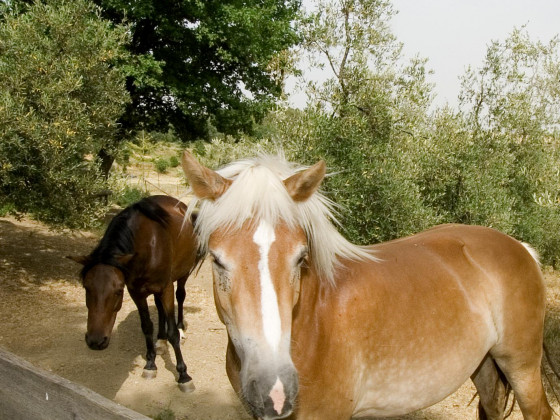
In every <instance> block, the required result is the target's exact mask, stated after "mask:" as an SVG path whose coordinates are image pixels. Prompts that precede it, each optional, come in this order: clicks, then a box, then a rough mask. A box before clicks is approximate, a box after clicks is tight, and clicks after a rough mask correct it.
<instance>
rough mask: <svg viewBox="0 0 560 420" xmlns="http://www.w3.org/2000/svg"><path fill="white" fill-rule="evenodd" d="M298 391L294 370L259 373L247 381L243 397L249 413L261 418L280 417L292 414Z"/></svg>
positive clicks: (267, 419)
mask: <svg viewBox="0 0 560 420" xmlns="http://www.w3.org/2000/svg"><path fill="white" fill-rule="evenodd" d="M297 393H298V377H297V373H296V371H295V370H291V369H290V370H288V371H285V372H283V373H281V374H279V375H266V376H264V375H261V376H259V377H258V378H257V377H255V378H253V379H251V380H249V382H248V383H247V385H246V386H245V388H244V397H245V400H246V402H247V405H248V407H249V408H250V411H251V414H252V415H253V416H255V417H256V418H259V419H263V420H272V419H282V418H285V417H288V416H289V415H290V414H292V411H293V410H294V405H295V399H296V396H297Z"/></svg>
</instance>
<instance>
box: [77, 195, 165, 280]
mask: <svg viewBox="0 0 560 420" xmlns="http://www.w3.org/2000/svg"><path fill="white" fill-rule="evenodd" d="M140 213H141V214H143V215H144V216H146V217H147V218H149V219H151V220H153V221H154V222H156V223H159V224H160V225H162V226H163V227H167V225H168V222H169V214H168V213H167V212H166V211H165V210H164V209H163V208H162V207H160V206H159V205H157V204H155V203H154V202H153V201H149V200H141V201H139V202H137V203H134V204H132V205H131V206H128V207H127V208H125V209H124V210H122V211H121V212H120V213H119V214H117V215H116V216H115V217H114V218H113V220H111V223H109V226H108V227H107V230H106V231H105V234H104V235H103V238H101V241H100V242H99V244H98V245H97V247H96V248H95V249H94V250H93V251H92V253H91V254H90V255H89V258H88V261H87V262H86V263H85V264H84V266H83V268H82V271H81V273H80V276H81V278H82V279H84V278H85V275H86V274H87V272H88V271H89V270H90V269H91V268H92V267H93V266H95V265H97V264H107V265H111V266H113V267H116V268H118V269H119V270H120V271H122V272H123V274H124V275H125V276H126V275H127V273H128V270H127V268H126V267H125V266H123V265H122V264H121V263H119V261H118V260H117V258H116V257H118V256H121V255H127V254H133V253H134V230H133V229H134V227H135V226H136V225H135V224H136V223H137V216H138V214H140Z"/></svg>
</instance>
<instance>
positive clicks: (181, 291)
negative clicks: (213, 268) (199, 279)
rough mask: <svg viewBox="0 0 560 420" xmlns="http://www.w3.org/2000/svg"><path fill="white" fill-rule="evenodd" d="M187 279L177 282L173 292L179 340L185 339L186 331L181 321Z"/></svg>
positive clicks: (186, 277)
mask: <svg viewBox="0 0 560 420" xmlns="http://www.w3.org/2000/svg"><path fill="white" fill-rule="evenodd" d="M188 278H189V276H184V277H181V278H180V279H179V280H177V292H175V296H176V297H177V328H178V329H179V337H180V338H181V340H183V339H184V338H185V330H186V328H185V327H186V326H185V322H184V319H183V304H184V303H185V297H186V296H187V293H186V291H185V284H186V283H187V279H188Z"/></svg>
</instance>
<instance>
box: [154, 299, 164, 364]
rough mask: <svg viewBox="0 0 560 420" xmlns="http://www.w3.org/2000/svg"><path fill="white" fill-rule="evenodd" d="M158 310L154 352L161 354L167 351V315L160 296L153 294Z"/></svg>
mask: <svg viewBox="0 0 560 420" xmlns="http://www.w3.org/2000/svg"><path fill="white" fill-rule="evenodd" d="M154 301H155V302H156V307H157V311H158V334H157V341H156V354H159V355H163V354H165V353H166V352H167V316H166V315H165V311H164V310H163V305H162V303H161V300H160V298H159V297H158V296H157V295H154Z"/></svg>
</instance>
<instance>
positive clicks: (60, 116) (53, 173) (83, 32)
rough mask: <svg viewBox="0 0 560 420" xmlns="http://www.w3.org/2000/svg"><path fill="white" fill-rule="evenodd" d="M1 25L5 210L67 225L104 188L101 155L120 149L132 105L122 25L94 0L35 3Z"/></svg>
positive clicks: (88, 213)
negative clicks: (123, 121) (121, 127)
mask: <svg viewBox="0 0 560 420" xmlns="http://www.w3.org/2000/svg"><path fill="white" fill-rule="evenodd" d="M3 18H4V20H5V21H4V22H3V24H2V25H0V85H1V86H2V89H1V90H0V205H1V206H6V205H8V206H10V205H13V207H14V208H15V209H17V211H19V212H29V213H33V214H34V215H35V216H36V217H38V218H39V219H41V220H43V221H46V222H49V223H53V224H65V225H67V226H70V227H81V226H83V225H85V224H88V223H89V222H90V221H91V219H92V218H94V217H95V214H96V211H97V209H98V208H99V207H100V206H101V201H100V200H98V199H95V198H94V197H95V196H96V194H97V193H99V192H100V191H102V190H104V189H106V181H105V180H104V178H103V177H102V176H101V175H100V171H99V162H98V160H97V159H96V156H97V154H98V152H99V150H100V149H102V148H105V149H108V150H110V149H114V148H115V147H116V137H115V133H116V131H117V129H118V126H117V119H118V118H119V117H120V115H121V113H122V112H123V107H124V104H125V103H126V102H127V100H128V95H127V93H126V90H125V83H124V82H125V80H124V77H125V76H124V74H123V73H122V72H121V71H120V70H119V68H118V66H116V65H115V64H116V63H118V62H119V61H120V60H124V59H125V58H126V53H125V52H124V50H123V49H122V48H121V45H122V44H123V43H124V42H125V41H126V40H127V34H126V30H125V28H123V27H114V26H113V25H112V24H110V23H109V22H107V21H103V20H102V19H100V17H99V15H98V12H97V10H96V9H95V8H94V7H93V6H92V5H91V4H90V3H89V2H87V1H85V0H79V1H73V2H68V1H63V0H60V1H51V2H48V3H47V4H43V3H40V2H37V3H34V4H32V5H31V6H29V8H28V9H27V11H26V12H25V13H21V14H16V13H7V14H5V15H4V16H3Z"/></svg>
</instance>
